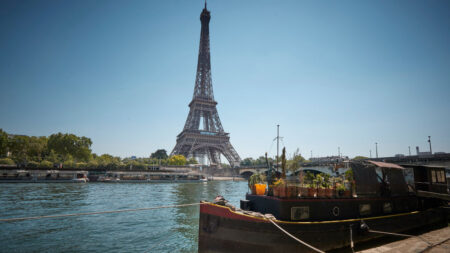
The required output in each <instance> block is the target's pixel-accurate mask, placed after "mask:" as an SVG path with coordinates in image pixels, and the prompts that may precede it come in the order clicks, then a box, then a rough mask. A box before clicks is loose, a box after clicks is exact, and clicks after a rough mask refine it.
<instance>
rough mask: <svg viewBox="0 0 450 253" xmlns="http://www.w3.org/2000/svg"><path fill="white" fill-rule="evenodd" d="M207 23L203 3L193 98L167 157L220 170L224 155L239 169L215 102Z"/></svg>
mask: <svg viewBox="0 0 450 253" xmlns="http://www.w3.org/2000/svg"><path fill="white" fill-rule="evenodd" d="M210 19H211V14H210V12H209V11H208V10H207V9H206V1H205V8H204V9H203V10H202V12H201V14H200V21H201V24H202V26H201V32H200V47H199V52H198V63H197V75H196V78H195V87H194V94H193V96H192V101H191V102H190V103H189V108H190V110H189V114H188V117H187V119H186V123H185V125H184V128H183V131H182V132H181V133H180V134H179V135H178V136H177V144H176V145H175V147H174V148H173V150H172V152H171V154H170V155H184V156H185V157H186V158H192V157H194V158H204V157H205V156H206V157H207V158H208V161H209V164H210V165H216V166H217V167H220V164H221V163H220V156H221V155H223V156H225V158H226V159H227V160H228V162H229V163H230V165H231V166H232V167H236V166H239V165H240V162H241V158H240V157H239V155H238V153H237V152H236V150H234V148H233V146H232V145H231V143H230V136H229V133H226V132H225V131H224V130H223V127H222V123H221V122H220V118H219V113H218V112H217V108H216V105H217V102H216V101H215V100H214V93H213V88H212V79H211V56H210V47H209V21H210Z"/></svg>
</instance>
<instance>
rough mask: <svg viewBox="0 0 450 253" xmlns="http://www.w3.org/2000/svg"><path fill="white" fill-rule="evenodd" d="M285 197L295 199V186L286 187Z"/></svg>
mask: <svg viewBox="0 0 450 253" xmlns="http://www.w3.org/2000/svg"><path fill="white" fill-rule="evenodd" d="M286 191H287V192H286V195H287V197H288V198H295V197H297V186H295V185H288V186H286Z"/></svg>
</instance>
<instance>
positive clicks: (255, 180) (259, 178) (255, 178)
mask: <svg viewBox="0 0 450 253" xmlns="http://www.w3.org/2000/svg"><path fill="white" fill-rule="evenodd" d="M265 178H266V177H265V176H264V175H263V174H259V173H255V174H253V175H251V176H250V178H249V179H248V188H250V190H251V192H252V194H253V195H256V194H257V189H256V188H257V187H258V188H259V189H262V188H263V187H264V189H265V180H266V179H265ZM258 193H261V190H259V191H258ZM263 194H264V193H263ZM263 194H259V195H263Z"/></svg>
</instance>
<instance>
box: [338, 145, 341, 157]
mask: <svg viewBox="0 0 450 253" xmlns="http://www.w3.org/2000/svg"><path fill="white" fill-rule="evenodd" d="M338 156H339V158H341V147H338Z"/></svg>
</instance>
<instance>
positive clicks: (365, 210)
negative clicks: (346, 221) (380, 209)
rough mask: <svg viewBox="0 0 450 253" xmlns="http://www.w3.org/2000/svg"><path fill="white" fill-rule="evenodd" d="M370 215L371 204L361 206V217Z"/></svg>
mask: <svg viewBox="0 0 450 253" xmlns="http://www.w3.org/2000/svg"><path fill="white" fill-rule="evenodd" d="M370 213H371V210H370V204H361V205H359V214H360V215H369V214H370Z"/></svg>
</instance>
